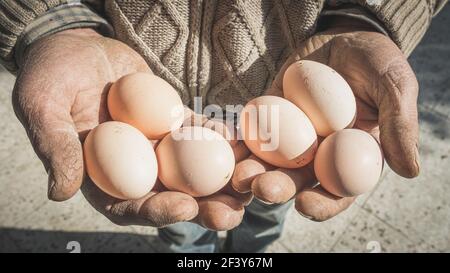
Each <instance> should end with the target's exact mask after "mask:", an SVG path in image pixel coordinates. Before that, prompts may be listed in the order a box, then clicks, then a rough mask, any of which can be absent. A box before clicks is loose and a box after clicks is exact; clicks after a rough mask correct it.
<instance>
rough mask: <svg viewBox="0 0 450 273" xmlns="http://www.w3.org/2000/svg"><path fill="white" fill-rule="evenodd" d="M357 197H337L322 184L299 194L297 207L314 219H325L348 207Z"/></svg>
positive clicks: (299, 210)
mask: <svg viewBox="0 0 450 273" xmlns="http://www.w3.org/2000/svg"><path fill="white" fill-rule="evenodd" d="M355 199H356V197H337V196H334V195H332V194H331V193H329V192H327V191H325V190H324V189H323V188H322V187H321V186H320V185H319V186H317V187H315V188H313V189H306V190H304V191H301V192H300V193H298V194H297V196H296V200H295V209H296V210H297V211H298V212H299V213H300V214H301V215H303V216H304V217H306V218H308V219H310V220H313V221H318V222H321V221H325V220H328V219H330V218H332V217H334V216H336V215H337V214H339V213H341V212H342V211H344V210H345V209H347V208H348V207H349V206H350V205H351V204H352V203H353V201H354V200H355Z"/></svg>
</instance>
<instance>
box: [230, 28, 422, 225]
mask: <svg viewBox="0 0 450 273" xmlns="http://www.w3.org/2000/svg"><path fill="white" fill-rule="evenodd" d="M337 23H338V24H337V25H335V26H334V27H333V28H331V29H329V30H327V31H325V32H323V33H318V34H316V35H314V36H313V37H311V38H310V39H308V40H307V41H305V42H304V43H303V44H302V46H301V47H300V48H298V50H297V51H296V53H295V54H294V55H293V56H291V57H290V58H289V59H288V61H287V62H286V63H285V65H284V66H283V68H282V69H281V71H280V73H279V74H278V75H277V77H276V79H275V80H274V82H273V85H272V87H271V89H270V90H269V91H268V94H270V95H278V96H282V94H283V91H282V90H283V86H282V80H283V75H284V72H285V71H286V69H287V68H288V67H289V65H290V64H292V63H293V62H294V61H296V60H301V59H306V60H313V61H317V62H321V63H324V64H326V65H328V66H330V67H332V68H333V69H335V70H336V71H337V72H338V73H340V74H341V75H342V76H343V77H344V78H345V79H346V81H347V82H348V83H349V85H350V86H351V88H352V90H353V92H354V94H355V97H356V103H357V118H356V122H355V125H354V127H355V128H359V129H362V130H365V131H367V132H369V133H370V134H372V135H373V136H374V137H375V138H376V139H378V140H379V141H380V142H381V146H382V149H383V152H384V155H385V158H386V160H387V162H388V163H389V165H390V166H391V168H392V169H393V170H394V171H395V172H396V173H398V174H399V175H401V176H404V177H408V178H412V177H415V176H417V175H418V174H419V154H418V116H417V96H418V83H417V80H416V77H415V75H414V72H413V71H412V69H411V67H410V66H409V64H408V61H407V59H406V58H405V56H404V55H403V54H402V52H401V51H400V50H399V49H398V48H397V46H396V45H395V44H394V43H393V42H392V41H391V40H390V39H389V37H386V36H384V35H382V34H379V33H376V32H373V31H371V29H370V28H368V27H366V26H364V25H359V26H355V24H352V23H349V22H345V21H344V22H337ZM316 184H317V180H316V177H315V175H314V170H313V164H309V165H307V166H306V167H304V168H300V169H291V170H288V169H276V168H275V167H273V166H270V165H268V164H266V163H264V162H262V161H261V160H259V159H257V158H256V157H255V156H254V155H252V156H250V158H249V159H247V160H244V161H242V162H241V163H239V164H238V166H237V167H236V171H235V174H234V177H233V187H234V188H235V189H237V190H238V191H240V192H247V191H253V193H254V194H255V197H257V198H259V199H261V200H263V201H266V202H269V203H283V202H286V201H288V200H289V199H291V198H293V197H294V196H295V202H296V203H295V207H296V209H297V210H298V211H299V212H300V213H301V214H302V215H304V216H305V217H307V218H310V219H312V220H316V221H323V220H327V219H329V218H331V217H333V216H335V215H336V214H338V213H340V212H341V211H343V210H345V209H346V208H347V207H349V206H350V204H351V203H352V202H353V201H354V199H355V198H354V197H351V198H350V197H349V198H339V197H336V196H333V195H332V194H330V193H328V192H326V191H325V190H324V189H323V188H322V187H321V186H320V185H319V186H317V187H314V186H315V185H316Z"/></svg>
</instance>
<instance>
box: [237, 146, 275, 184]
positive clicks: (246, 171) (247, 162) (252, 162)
mask: <svg viewBox="0 0 450 273" xmlns="http://www.w3.org/2000/svg"><path fill="white" fill-rule="evenodd" d="M274 168H275V167H273V166H272V165H270V164H268V163H266V162H264V161H262V160H261V159H259V158H257V157H256V156H254V155H251V156H250V157H249V158H248V159H244V160H242V161H241V162H239V163H238V164H236V167H235V169H234V173H233V177H232V178H231V185H232V186H233V188H234V189H235V190H236V191H238V192H242V193H244V192H249V191H251V189H252V182H253V180H254V179H255V178H256V176H258V175H259V174H262V173H265V172H266V171H268V170H273V169H274Z"/></svg>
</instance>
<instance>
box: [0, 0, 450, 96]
mask: <svg viewBox="0 0 450 273" xmlns="http://www.w3.org/2000/svg"><path fill="white" fill-rule="evenodd" d="M68 1H69V2H74V1H71V0H1V1H0V60H1V61H2V63H3V64H5V65H7V67H8V68H9V69H10V70H11V71H14V70H15V69H17V67H18V66H20V61H19V62H18V61H17V59H16V58H15V56H14V53H15V50H16V51H19V50H18V49H17V47H16V43H17V40H18V39H19V40H20V38H21V37H22V36H23V32H24V30H26V28H27V25H29V24H30V23H32V22H33V21H34V20H37V18H39V17H41V16H44V15H45V14H46V12H48V11H49V10H51V9H53V8H55V7H58V6H60V5H63V4H66V3H67V2H68ZM84 2H85V3H87V4H89V6H90V7H91V8H92V9H94V10H95V11H96V12H97V13H98V14H100V15H101V16H102V17H103V18H106V19H107V20H108V22H109V23H110V24H111V25H112V26H113V28H114V31H115V38H116V39H119V40H121V41H123V42H125V43H126V44H128V45H129V46H131V47H132V48H134V49H135V50H136V51H137V52H138V53H140V54H141V55H142V56H143V57H144V59H145V60H146V61H147V63H148V64H149V66H150V68H151V69H152V70H153V72H154V73H155V74H157V75H159V76H160V77H162V78H164V79H166V80H167V81H168V82H169V83H170V84H172V85H173V86H174V87H175V88H176V89H177V90H178V91H179V92H180V95H181V96H182V99H183V101H184V102H185V103H186V104H189V103H191V102H192V99H193V97H194V96H201V97H202V98H203V100H204V102H205V103H208V104H210V103H215V104H219V105H226V104H237V103H244V102H246V101H248V100H249V99H251V98H253V97H255V96H258V95H261V94H262V93H263V92H264V91H265V90H266V89H267V88H268V86H269V85H270V84H271V81H272V79H273V78H274V76H275V75H276V73H277V72H278V70H279V68H280V67H281V65H282V64H283V62H284V61H285V60H286V58H287V56H288V55H289V54H290V53H292V52H293V51H294V50H295V48H296V47H297V46H298V45H299V44H300V43H301V42H302V41H304V40H305V39H306V38H308V37H309V36H311V35H312V34H314V32H315V30H316V24H317V21H318V18H319V16H320V15H321V14H324V8H325V10H328V12H329V14H333V10H331V8H330V10H331V11H330V10H329V9H328V7H329V6H330V5H334V6H336V5H337V4H336V3H338V2H346V3H347V4H353V5H356V6H358V7H359V8H360V9H363V10H364V12H366V13H367V14H368V16H372V17H373V20H372V21H376V22H377V23H378V24H379V25H381V26H382V28H383V29H384V30H386V31H387V33H388V34H389V35H390V37H391V38H392V39H393V41H394V42H395V43H397V45H398V46H399V48H400V49H401V50H403V52H404V53H405V54H406V55H409V54H410V53H411V51H412V50H413V49H414V47H415V46H416V45H417V44H418V42H419V41H420V39H421V38H422V36H423V35H424V33H425V31H426V29H427V28H428V26H429V24H430V21H431V18H432V16H433V15H434V14H435V13H437V11H438V10H439V9H440V8H441V7H442V6H443V5H444V3H445V2H446V1H444V0H370V1H369V0H367V1H363V0H349V1H325V0H317V1H315V0H304V1H294V0H280V1H278V0H277V1H270V0H228V1H223V0H178V1H170V0H105V1H100V0H87V1H84ZM326 2H327V3H326ZM335 8H336V7H335ZM337 9H339V8H337ZM325 14H326V13H325ZM74 18H77V17H74ZM75 20H76V19H75ZM91 23H92V22H91ZM96 23H98V24H100V23H102V22H101V20H98V22H96ZM75 26H83V27H84V26H88V25H86V24H85V25H83V24H81V23H80V24H79V25H76V24H75Z"/></svg>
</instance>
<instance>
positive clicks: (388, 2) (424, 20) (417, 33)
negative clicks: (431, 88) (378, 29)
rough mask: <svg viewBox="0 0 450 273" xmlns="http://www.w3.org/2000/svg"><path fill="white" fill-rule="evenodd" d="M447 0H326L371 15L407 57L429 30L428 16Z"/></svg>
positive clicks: (429, 19) (331, 3)
mask: <svg viewBox="0 0 450 273" xmlns="http://www.w3.org/2000/svg"><path fill="white" fill-rule="evenodd" d="M445 2H447V1H446V0H395V1H393V0H327V2H326V3H327V5H329V6H334V7H336V8H339V7H340V6H341V5H342V6H343V5H345V4H353V5H355V6H359V7H360V8H361V9H364V10H365V11H366V12H367V13H369V14H371V16H372V17H373V18H375V20H376V21H378V22H379V23H380V24H381V25H382V26H383V28H384V29H385V30H386V31H387V33H388V34H389V36H390V37H391V39H392V40H393V41H394V42H395V43H396V44H397V46H398V47H399V48H400V49H401V50H402V51H403V53H405V55H406V56H409V55H410V54H411V52H412V51H413V50H414V48H415V47H416V46H417V44H418V43H419V42H420V40H421V39H422V37H423V35H424V34H425V32H426V30H427V29H428V27H429V25H430V23H431V19H432V17H433V15H434V14H436V12H437V11H439V9H441V8H442V7H443V5H444V4H445Z"/></svg>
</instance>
